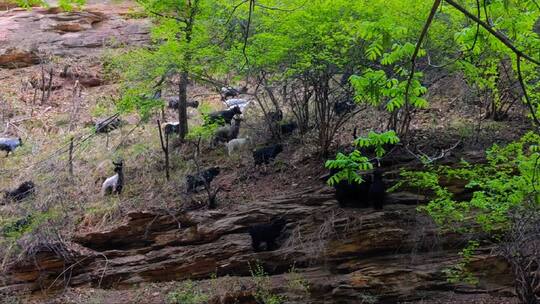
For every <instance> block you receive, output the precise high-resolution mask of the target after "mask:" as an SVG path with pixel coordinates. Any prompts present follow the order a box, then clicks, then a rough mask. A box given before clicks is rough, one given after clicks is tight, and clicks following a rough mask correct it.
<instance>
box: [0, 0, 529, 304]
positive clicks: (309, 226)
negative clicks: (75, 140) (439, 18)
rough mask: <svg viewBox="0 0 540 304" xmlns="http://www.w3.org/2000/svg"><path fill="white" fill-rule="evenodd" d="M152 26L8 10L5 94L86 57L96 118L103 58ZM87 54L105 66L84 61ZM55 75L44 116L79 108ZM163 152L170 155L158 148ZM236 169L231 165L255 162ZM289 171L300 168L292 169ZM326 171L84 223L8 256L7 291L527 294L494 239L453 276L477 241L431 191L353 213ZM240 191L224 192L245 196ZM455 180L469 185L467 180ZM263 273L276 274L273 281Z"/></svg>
mask: <svg viewBox="0 0 540 304" xmlns="http://www.w3.org/2000/svg"><path fill="white" fill-rule="evenodd" d="M0 3H1V2H0ZM0 9H3V6H2V5H1V4H0ZM149 27H150V21H149V20H147V19H145V18H144V16H141V15H140V14H139V13H138V12H137V10H136V8H135V6H134V4H133V3H129V2H122V3H90V5H88V6H87V7H86V8H85V9H84V10H82V11H75V12H61V11H60V10H58V9H56V8H50V9H43V8H35V9H33V10H22V9H10V10H8V11H0V82H8V81H9V82H10V85H9V86H6V88H5V90H6V91H7V92H8V93H9V94H6V91H4V92H0V94H2V95H6V96H7V95H9V96H17V94H23V95H24V96H32V92H31V91H30V92H24V93H20V92H19V90H18V88H15V85H16V84H17V83H20V82H22V81H23V79H31V78H32V77H33V76H32V75H36V73H38V74H39V72H40V63H41V62H43V59H44V58H45V57H47V58H53V57H54V58H58V60H59V61H60V62H62V63H64V62H69V63H70V64H71V65H73V63H78V65H79V70H78V71H77V75H76V77H73V78H77V79H78V80H79V82H80V83H81V84H82V85H83V87H85V88H86V89H87V91H86V92H88V93H87V95H86V97H85V98H86V99H85V100H86V101H87V102H88V104H86V105H84V106H83V108H84V109H85V111H86V112H85V113H84V114H83V115H85V116H90V114H89V113H88V112H89V111H90V110H89V108H90V105H93V104H91V102H93V101H90V100H92V98H91V97H92V96H93V95H92V94H93V93H97V92H99V93H103V92H104V91H106V92H109V91H111V92H112V91H114V80H106V79H104V77H103V73H102V72H103V71H102V70H101V67H97V68H96V61H98V60H99V59H100V58H101V56H102V55H103V54H104V53H105V52H107V51H109V50H111V49H121V48H128V47H131V46H138V45H144V44H146V43H148V41H149ZM55 60H56V59H55ZM53 61H54V60H53ZM86 64H88V65H91V67H92V68H88V69H84V66H85V65H86ZM81 67H82V69H81ZM66 73H67V72H66ZM66 75H67V74H65V75H64V76H66ZM56 79H57V80H55V81H57V82H58V86H59V88H58V91H59V92H63V93H59V94H58V95H56V96H57V97H56V98H57V99H58V104H57V106H54V105H51V104H40V105H39V108H40V111H39V115H49V113H51V112H54V113H55V115H62V114H65V113H69V112H70V111H71V106H70V105H69V103H68V105H62V102H66V98H67V97H66V96H70V95H69V94H71V89H72V87H73V85H74V81H73V79H71V80H70V79H69V77H61V76H58V77H57V78H56ZM11 84H12V85H11ZM9 90H11V91H9ZM0 97H1V95H0ZM0 99H1V98H0ZM0 105H1V104H0ZM25 106H26V105H24V106H23V105H22V104H21V103H20V102H19V103H15V105H14V107H15V108H17V109H18V110H19V112H16V113H15V114H14V115H12V117H10V118H11V122H13V121H17V119H14V117H15V118H18V120H19V121H25V122H27V121H33V120H37V119H38V118H37V116H34V112H33V111H32V114H28V113H27V112H24V110H23V108H24V109H27V108H25ZM32 106H33V105H32ZM36 107H37V105H36ZM49 108H50V109H49ZM441 111H442V110H438V111H434V113H435V114H433V113H426V117H428V118H430V117H431V116H429V115H431V114H433V115H435V116H436V115H440V112H441ZM426 112H427V111H426ZM27 114H28V115H27ZM428 118H426V120H428ZM2 119H4V117H2ZM6 120H7V119H6ZM13 125H14V126H10V125H9V124H8V128H6V130H4V131H10V130H11V129H13V128H15V129H18V128H22V129H25V127H26V129H25V130H27V129H28V130H30V127H29V126H28V125H22V123H21V125H17V123H13ZM44 125H47V124H45V123H44ZM33 127H34V126H33ZM79 127H82V124H81V126H79ZM58 129H61V128H58ZM497 132H499V131H497ZM500 132H501V133H505V132H509V133H520V132H516V131H515V129H512V130H502V131H500ZM513 136H516V134H513ZM450 137H451V138H450V139H449V140H448V141H449V142H452V143H453V142H454V140H453V138H452V136H450ZM107 140H108V138H107ZM107 143H108V142H107ZM289 150H295V149H294V147H293V148H290V149H289ZM469 152H470V151H469ZM152 153H153V154H152V157H154V158H157V157H155V154H157V153H159V152H152ZM291 153H292V152H291ZM471 155H473V154H467V153H465V152H464V153H462V154H459V155H456V157H455V159H454V160H455V161H457V160H459V159H460V157H464V158H467V157H469V158H470V159H471V158H472V160H473V161H477V160H478V159H477V157H476V156H471ZM295 161H296V162H295V164H296V165H298V166H301V165H305V163H306V161H304V159H303V158H298V159H296V160H295ZM414 161H415V160H414V159H411V158H408V159H406V160H403V159H401V160H400V161H399V163H398V164H396V163H393V164H392V165H393V166H392V167H389V168H388V172H389V173H388V174H387V175H386V182H387V183H389V184H391V183H392V182H393V181H394V179H395V177H396V176H397V172H398V167H400V166H404V165H411V166H413V163H414ZM223 163H224V164H225V165H227V163H226V161H223ZM310 164H312V163H310ZM308 165H309V164H308ZM319 165H320V164H319ZM292 167H294V166H292ZM144 169H147V170H150V169H148V168H144ZM228 169H229V171H228V172H229V173H230V172H231V171H234V172H236V171H241V170H243V169H244V168H243V167H242V166H241V165H238V166H237V167H235V166H232V165H231V166H229V168H228ZM289 169H290V170H293V169H291V168H289ZM280 170H282V171H284V172H285V173H284V175H285V174H288V173H287V171H286V170H287V168H285V169H280ZM320 171H321V169H320V168H319V169H317V170H313V172H310V176H309V178H304V179H302V178H298V177H302V176H301V175H300V176H298V173H297V175H295V176H294V177H295V178H297V179H299V180H300V181H299V182H298V183H296V182H295V183H293V186H291V187H289V189H288V191H281V190H280V191H277V190H272V191H270V190H268V189H263V188H262V187H263V186H264V184H267V183H271V182H272V181H273V180H274V181H275V180H277V182H276V183H278V182H281V181H282V180H283V179H285V178H282V176H280V177H276V175H277V174H276V173H275V172H277V170H276V171H270V172H269V173H264V174H263V173H261V175H259V176H258V179H255V178H253V177H251V178H253V179H252V180H250V177H247V178H245V180H244V181H243V182H244V184H255V183H257V184H256V185H255V186H253V185H252V188H249V189H248V190H246V191H245V192H254V193H255V192H258V191H260V192H259V193H258V194H260V196H265V197H263V198H257V199H248V200H246V201H242V204H230V205H227V207H226V208H218V209H217V210H207V209H205V208H204V209H201V208H200V207H197V208H183V209H181V210H180V211H178V210H175V211H174V212H171V211H170V210H171V209H170V208H164V209H161V210H159V208H146V209H147V210H141V209H144V208H139V210H131V211H129V212H125V213H123V214H122V216H120V217H119V219H118V221H116V222H114V223H112V224H111V225H106V227H99V229H98V228H96V227H90V228H89V227H88V226H91V225H92V224H93V223H86V222H85V221H84V220H82V221H81V222H80V223H79V225H78V226H77V229H76V231H74V232H73V236H72V238H71V239H70V240H69V241H67V242H63V243H57V244H50V243H49V244H47V245H43V246H41V247H35V248H34V249H33V251H32V252H31V253H30V254H28V255H26V256H25V259H19V260H17V261H9V262H7V261H6V263H5V264H4V265H3V266H4V268H3V271H2V274H1V278H2V281H1V283H0V293H1V294H3V295H4V296H5V299H9V300H11V299H13V301H14V303H17V302H15V301H16V299H22V300H20V301H21V302H22V303H107V304H109V303H110V304H112V303H164V302H165V301H166V296H167V294H168V292H171V291H174V290H175V288H176V287H177V285H175V284H176V283H171V282H179V281H184V280H195V281H197V284H198V286H201V288H202V290H204V291H205V293H206V294H208V295H209V300H208V302H209V303H215V304H218V303H219V304H226V303H239V304H241V303H257V302H256V300H255V295H256V294H257V292H260V291H261V289H262V290H268V291H270V292H271V293H273V294H278V295H283V296H286V298H287V301H286V303H321V304H322V303H351V304H353V303H515V299H514V296H513V294H512V280H511V277H510V270H509V268H508V266H507V265H506V264H505V263H504V262H502V261H501V260H499V259H497V258H496V256H495V255H494V254H493V253H492V252H491V251H492V248H490V247H489V246H487V245H486V246H484V247H481V248H480V249H479V252H478V255H476V256H475V258H474V260H473V262H472V263H471V265H472V267H473V268H474V270H475V273H476V274H478V279H479V284H477V285H476V286H474V287H473V286H472V285H466V284H459V283H450V282H449V281H448V280H447V276H446V275H445V270H447V269H449V268H451V267H452V266H453V265H455V264H456V263H458V262H459V261H460V258H461V257H460V255H459V252H460V250H461V249H462V248H463V247H464V246H465V245H466V243H467V240H466V239H464V238H463V237H460V236H458V235H455V234H450V233H446V234H445V233H440V231H438V230H437V229H436V227H435V225H434V224H433V223H432V222H431V221H430V219H429V218H427V217H426V216H424V215H422V214H419V213H418V212H417V210H416V206H417V205H418V204H422V203H425V202H426V201H427V199H428V198H427V197H426V196H425V195H419V194H418V193H410V192H399V193H393V194H391V195H390V196H389V197H388V200H387V206H386V207H385V209H384V210H382V211H375V210H371V209H342V208H339V207H338V205H337V202H336V200H335V199H334V193H333V190H332V189H331V188H329V187H326V186H324V182H323V181H322V179H320V178H319V175H320V173H321V172H320ZM311 173H313V174H311ZM85 174H86V173H85ZM142 174H144V172H143V173H142ZM273 174H275V175H273ZM318 174H319V175H318ZM87 175H88V174H87ZM231 175H234V174H233V173H231ZM234 176H235V177H237V176H236V175H234ZM288 177H289V181H290V179H292V178H290V176H288ZM224 179H225V178H224ZM224 183H225V182H224ZM231 183H232V182H230V183H229V184H231ZM288 186H289V185H288V184H287V187H288ZM144 187H146V188H151V185H150V186H148V185H146V184H145V185H144ZM231 187H234V186H230V187H229V189H225V190H226V191H227V192H228V193H234V192H235V191H236V190H235V189H231ZM258 187H260V188H258ZM454 190H455V192H456V194H460V193H462V192H463V191H464V189H462V187H461V188H460V187H459V185H458V186H456V187H455V189H454ZM274 192H279V193H278V194H277V195H276V194H275V193H274ZM263 194H264V195H263ZM227 195H229V194H227ZM156 196H158V195H156ZM160 198H161V197H160ZM227 198H228V199H229V200H230V201H234V200H237V199H238V198H235V197H233V196H232V195H229V196H227ZM145 199H146V197H145ZM156 201H157V198H156ZM148 204H152V202H151V201H150V203H148ZM155 205H156V206H157V205H158V202H155ZM153 207H155V206H153ZM122 211H125V210H122ZM275 215H281V216H283V217H284V218H285V219H286V220H287V226H286V233H285V234H284V235H283V236H282V237H281V238H280V248H279V249H278V250H275V251H269V252H254V251H253V249H252V247H251V239H250V236H249V234H248V233H247V229H248V227H249V226H250V225H253V224H256V223H264V222H268V221H269V220H270V219H271V218H272V217H273V216H275ZM255 265H260V266H262V268H264V272H265V274H264V275H260V276H259V275H256V274H255V275H254V274H253V269H254V267H256V266H255ZM261 278H262V279H265V280H266V279H267V281H265V280H263V281H264V282H262V283H261V280H260V279H261Z"/></svg>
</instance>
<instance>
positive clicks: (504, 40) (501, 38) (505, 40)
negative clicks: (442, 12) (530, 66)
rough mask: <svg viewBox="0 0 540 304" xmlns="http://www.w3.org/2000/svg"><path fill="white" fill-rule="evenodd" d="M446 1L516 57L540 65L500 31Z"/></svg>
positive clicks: (447, 0) (538, 61)
mask: <svg viewBox="0 0 540 304" xmlns="http://www.w3.org/2000/svg"><path fill="white" fill-rule="evenodd" d="M444 1H445V2H446V3H448V4H450V5H451V6H453V7H454V8H455V9H457V10H458V11H460V12H462V13H463V14H464V15H465V16H467V17H468V18H470V19H472V20H473V21H474V22H476V23H478V24H480V25H481V26H482V27H483V28H484V29H486V30H487V31H488V32H489V33H491V34H492V35H493V36H495V38H497V39H499V41H501V42H502V43H503V44H504V45H506V46H507V47H508V48H509V49H511V50H512V52H514V53H515V54H516V55H518V56H520V57H522V58H524V59H527V60H528V61H530V62H532V63H534V64H536V65H540V60H537V59H534V58H532V57H531V56H529V55H527V54H525V53H523V52H522V51H520V50H519V49H518V48H517V47H516V46H514V44H513V43H512V41H510V40H509V39H508V38H507V37H506V36H504V35H503V34H502V33H500V32H499V31H497V30H495V29H494V28H493V27H491V26H490V25H489V24H487V23H486V22H484V21H482V20H481V19H479V18H478V17H476V16H475V15H474V14H471V13H470V12H469V11H467V10H466V9H465V8H464V7H462V6H461V5H459V4H457V3H456V2H454V0H444ZM435 2H436V3H437V2H440V1H435ZM486 18H487V16H486Z"/></svg>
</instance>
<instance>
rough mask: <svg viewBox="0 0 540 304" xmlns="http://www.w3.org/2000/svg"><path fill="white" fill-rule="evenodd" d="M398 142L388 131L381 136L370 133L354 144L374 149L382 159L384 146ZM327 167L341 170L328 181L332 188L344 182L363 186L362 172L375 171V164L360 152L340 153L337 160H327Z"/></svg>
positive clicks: (391, 132)
mask: <svg viewBox="0 0 540 304" xmlns="http://www.w3.org/2000/svg"><path fill="white" fill-rule="evenodd" d="M398 142H399V138H398V137H397V135H396V133H395V132H394V131H388V132H384V133H381V134H377V133H375V132H370V133H369V134H368V136H367V137H361V138H358V139H356V140H355V142H354V143H355V145H356V146H357V147H360V148H374V149H375V154H376V156H377V158H381V157H383V156H384V154H385V153H386V150H385V149H384V145H387V144H397V143H398ZM325 166H326V168H328V169H334V170H335V169H339V172H337V173H336V174H334V175H332V176H331V177H330V178H329V179H328V184H329V185H331V186H332V185H335V184H337V183H339V182H340V181H343V180H346V181H348V182H349V183H358V184H361V183H362V182H363V180H362V175H361V174H360V172H361V171H368V170H371V169H373V164H371V162H370V161H369V159H368V158H367V157H365V156H363V155H362V153H361V152H360V151H359V150H354V151H353V152H351V153H350V154H349V155H345V154H343V153H338V154H337V155H336V159H330V160H327V161H326V163H325Z"/></svg>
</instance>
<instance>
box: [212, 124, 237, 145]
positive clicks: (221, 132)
mask: <svg viewBox="0 0 540 304" xmlns="http://www.w3.org/2000/svg"><path fill="white" fill-rule="evenodd" d="M241 122H242V120H241V119H239V118H234V123H232V124H231V125H230V126H223V127H220V128H218V129H217V130H216V131H215V132H214V140H213V141H212V143H213V145H214V146H215V145H217V144H218V143H220V142H225V143H227V142H229V141H230V140H233V139H235V138H237V137H238V134H239V133H240V123H241Z"/></svg>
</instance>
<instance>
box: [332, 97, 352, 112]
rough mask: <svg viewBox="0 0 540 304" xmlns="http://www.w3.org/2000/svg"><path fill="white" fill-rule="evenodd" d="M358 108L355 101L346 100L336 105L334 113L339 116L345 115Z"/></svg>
mask: <svg viewBox="0 0 540 304" xmlns="http://www.w3.org/2000/svg"><path fill="white" fill-rule="evenodd" d="M354 108H356V103H354V101H350V100H345V101H338V102H336V103H334V112H335V113H336V114H337V115H343V114H347V113H350V112H352V110H354Z"/></svg>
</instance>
